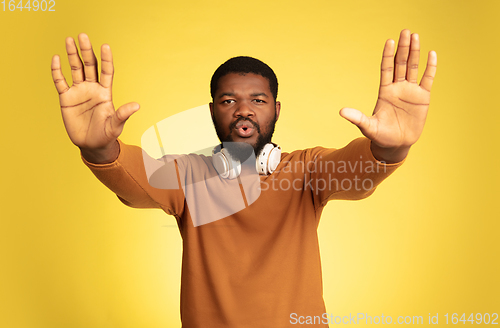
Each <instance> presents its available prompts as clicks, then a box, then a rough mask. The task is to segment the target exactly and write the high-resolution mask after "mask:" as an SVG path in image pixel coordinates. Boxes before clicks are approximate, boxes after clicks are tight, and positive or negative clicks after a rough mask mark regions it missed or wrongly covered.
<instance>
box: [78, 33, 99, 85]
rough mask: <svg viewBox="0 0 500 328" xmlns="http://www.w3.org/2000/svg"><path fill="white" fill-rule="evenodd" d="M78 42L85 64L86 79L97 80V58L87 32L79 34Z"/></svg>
mask: <svg viewBox="0 0 500 328" xmlns="http://www.w3.org/2000/svg"><path fill="white" fill-rule="evenodd" d="M78 43H79V44H80V51H81V53H82V58H83V63H84V64H85V66H84V70H85V81H89V82H97V59H96V58H95V54H94V50H93V49H92V44H91V43H90V39H89V37H88V36H87V34H84V33H81V34H80V35H78Z"/></svg>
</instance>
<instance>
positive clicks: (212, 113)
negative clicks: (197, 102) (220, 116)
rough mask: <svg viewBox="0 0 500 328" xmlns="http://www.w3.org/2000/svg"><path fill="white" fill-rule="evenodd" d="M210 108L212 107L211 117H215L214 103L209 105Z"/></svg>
mask: <svg viewBox="0 0 500 328" xmlns="http://www.w3.org/2000/svg"><path fill="white" fill-rule="evenodd" d="M208 107H210V116H212V117H214V103H213V102H211V103H209V104H208Z"/></svg>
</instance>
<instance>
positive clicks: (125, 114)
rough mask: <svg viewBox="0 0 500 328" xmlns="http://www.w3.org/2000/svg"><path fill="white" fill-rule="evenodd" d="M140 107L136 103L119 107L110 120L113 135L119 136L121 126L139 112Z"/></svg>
mask: <svg viewBox="0 0 500 328" xmlns="http://www.w3.org/2000/svg"><path fill="white" fill-rule="evenodd" d="M139 108H140V106H139V104H138V103H136V102H131V103H128V104H125V105H123V106H120V108H118V109H117V110H116V112H115V115H113V117H112V119H111V128H112V129H113V132H114V135H116V136H119V135H120V134H121V133H122V130H123V126H124V125H125V122H126V121H127V120H128V119H129V117H130V116H132V114H134V113H135V112H137V111H138V110H139Z"/></svg>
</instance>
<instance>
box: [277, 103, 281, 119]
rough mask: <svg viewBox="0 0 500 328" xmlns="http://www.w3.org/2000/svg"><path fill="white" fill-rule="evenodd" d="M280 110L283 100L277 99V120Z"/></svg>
mask: <svg viewBox="0 0 500 328" xmlns="http://www.w3.org/2000/svg"><path fill="white" fill-rule="evenodd" d="M280 110H281V102H279V101H277V102H276V121H277V120H278V118H279V117H280Z"/></svg>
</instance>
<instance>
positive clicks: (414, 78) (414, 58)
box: [406, 33, 420, 83]
mask: <svg viewBox="0 0 500 328" xmlns="http://www.w3.org/2000/svg"><path fill="white" fill-rule="evenodd" d="M419 60H420V40H419V37H418V34H415V33H414V34H412V35H411V44H410V57H409V59H408V69H407V72H406V79H407V80H408V82H410V83H417V82H418V61H419Z"/></svg>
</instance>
